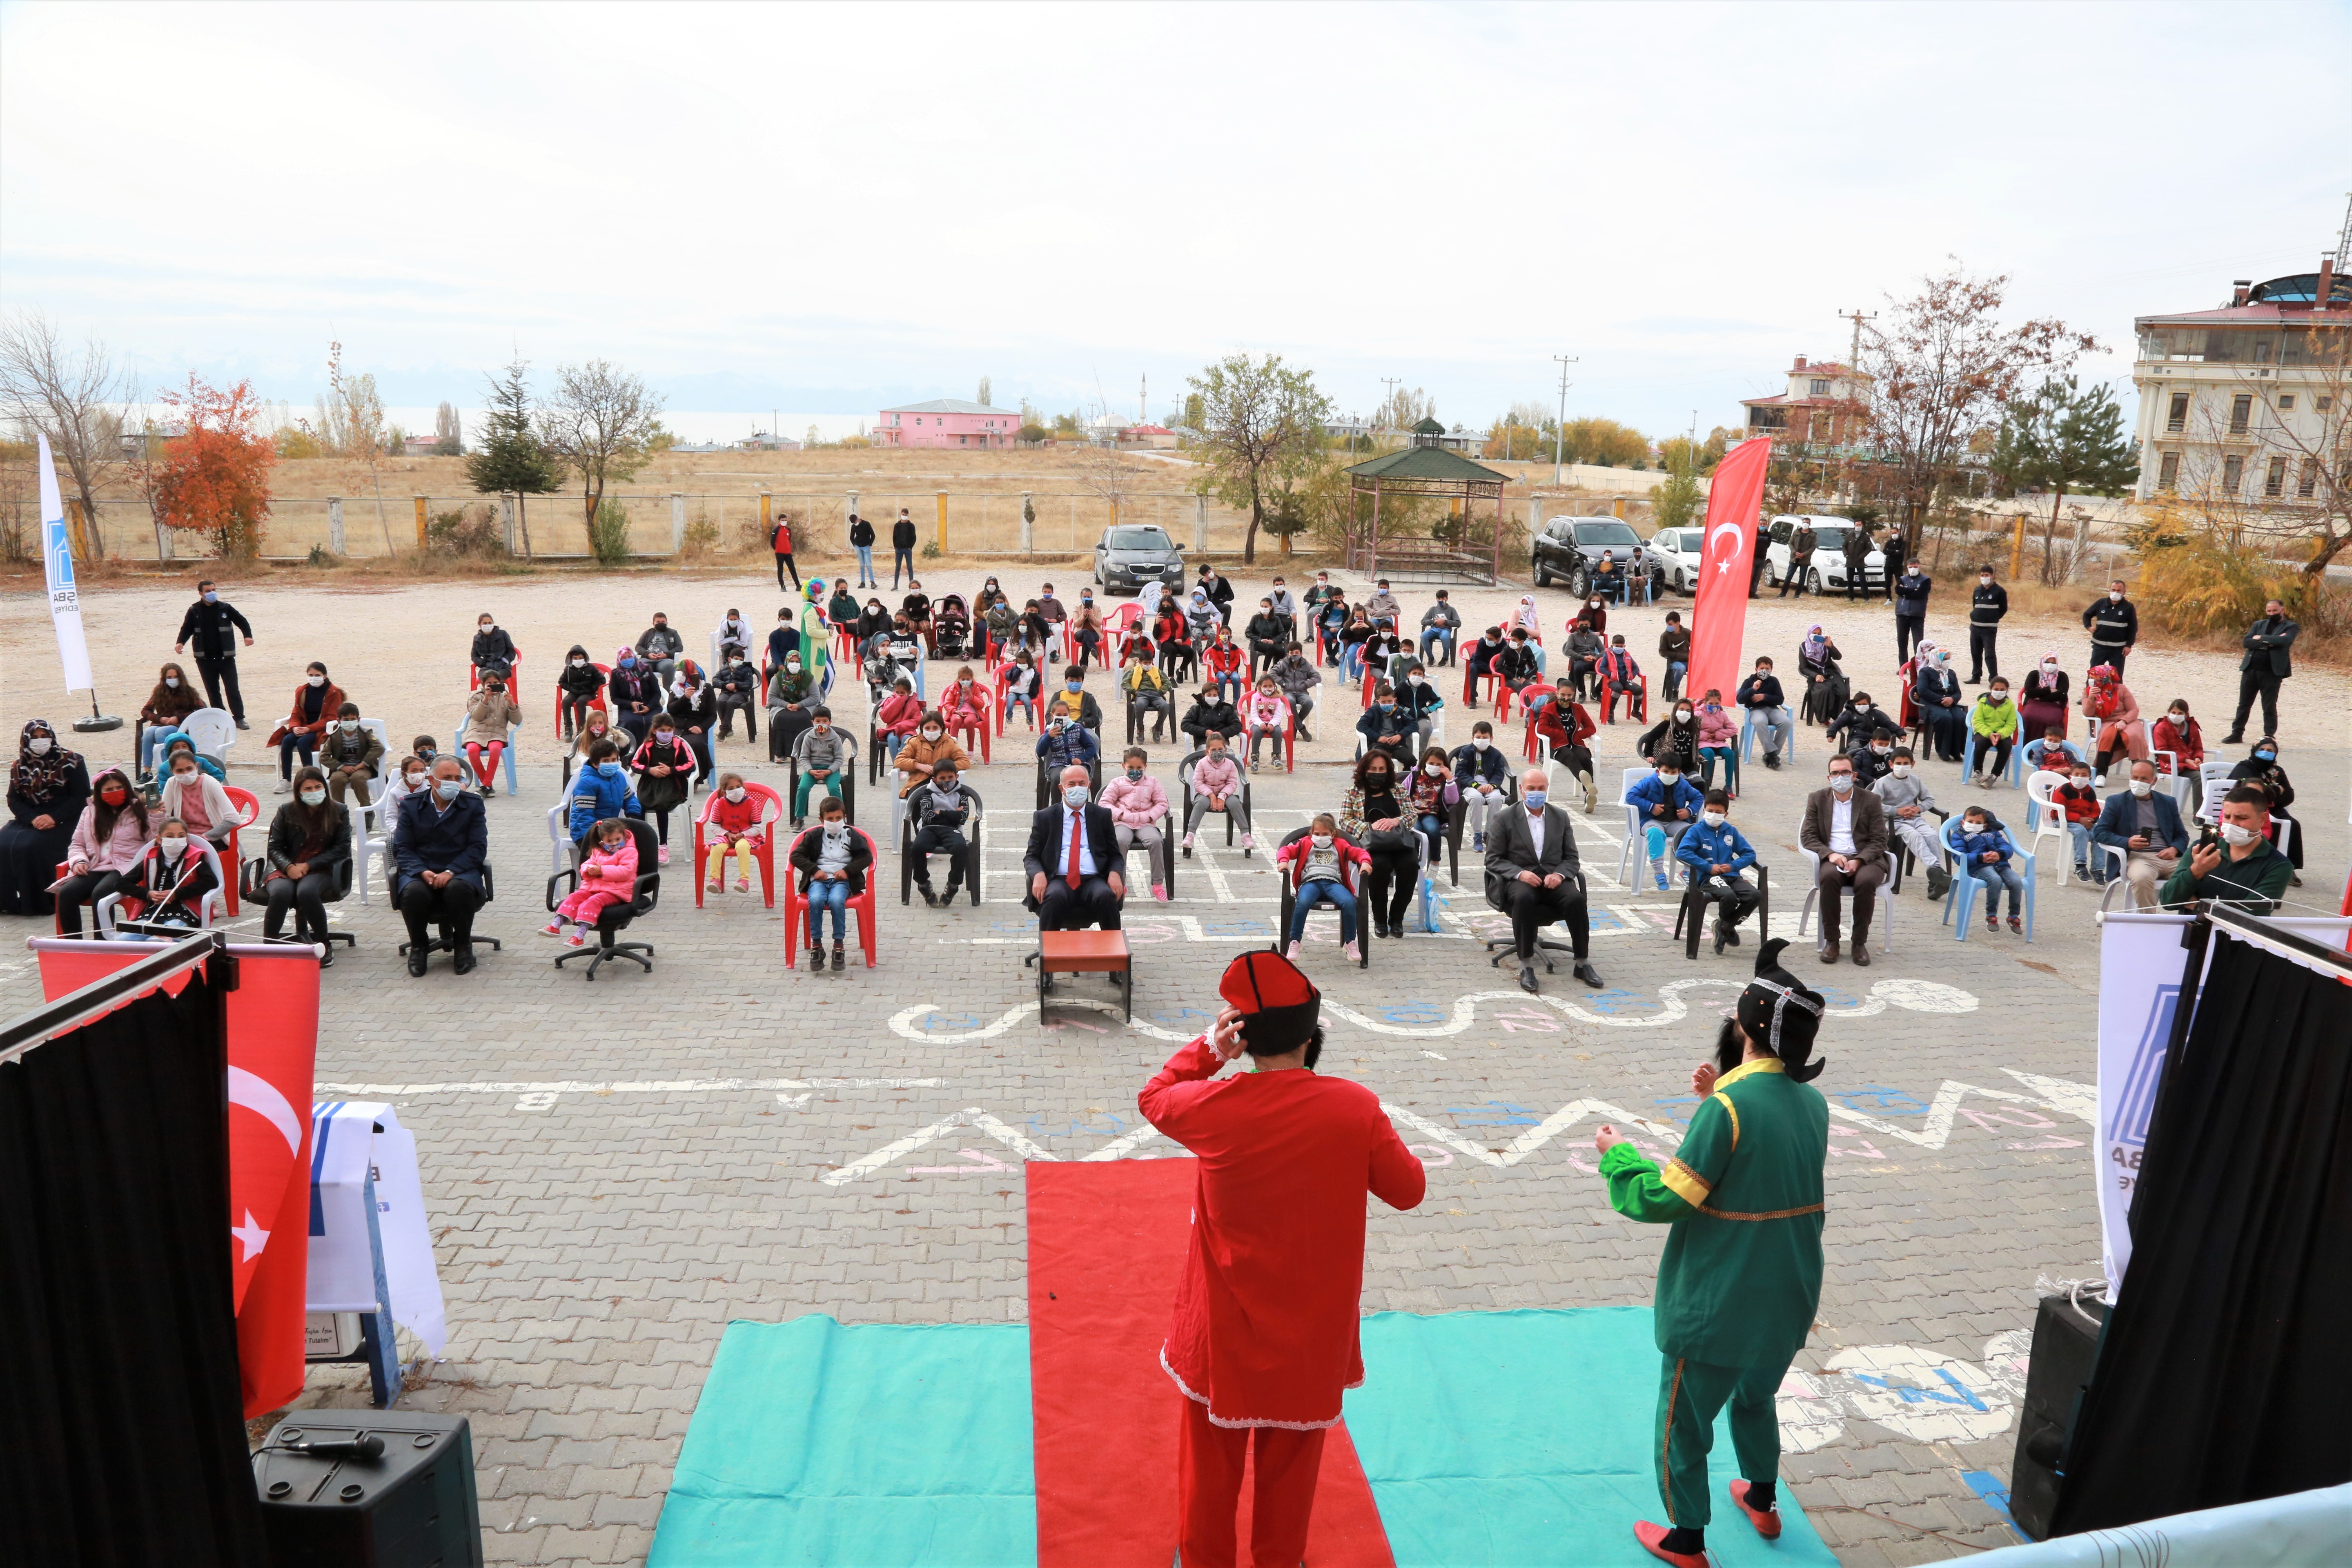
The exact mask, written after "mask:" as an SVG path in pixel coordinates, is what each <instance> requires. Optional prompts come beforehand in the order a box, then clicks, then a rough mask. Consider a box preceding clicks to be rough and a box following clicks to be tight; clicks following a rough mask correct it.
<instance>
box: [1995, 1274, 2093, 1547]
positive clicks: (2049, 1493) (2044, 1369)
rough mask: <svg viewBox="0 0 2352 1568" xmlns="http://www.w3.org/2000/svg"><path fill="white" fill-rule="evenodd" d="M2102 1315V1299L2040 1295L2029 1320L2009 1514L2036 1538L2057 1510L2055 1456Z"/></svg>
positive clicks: (2085, 1378) (2059, 1454)
mask: <svg viewBox="0 0 2352 1568" xmlns="http://www.w3.org/2000/svg"><path fill="white" fill-rule="evenodd" d="M2106 1321H2107V1305H2106V1303H2105V1302H2104V1301H2100V1300H2092V1299H2087V1298H2086V1299H2084V1300H2070V1299H2069V1298H2067V1297H2064V1296H2044V1297H2043V1298H2042V1310H2040V1312H2038V1313H2037V1314H2036V1315H2035V1317H2034V1320H2033V1352H2032V1360H2031V1361H2030V1362H2029V1363H2027V1365H2026V1369H2025V1406H2024V1408H2023V1409H2022V1410H2021V1411H2020V1412H2019V1413H2018V1417H2017V1454H2016V1457H2015V1458H2012V1459H2011V1461H2010V1470H2009V1514H2010V1517H2011V1519H2014V1520H2015V1521H2017V1526H2018V1528H2019V1529H2020V1530H2022V1531H2025V1533H2026V1534H2028V1535H2030V1536H2032V1538H2033V1539H2034V1540H2036V1541H2045V1540H2047V1539H2049V1536H2050V1520H2051V1516H2052V1515H2053V1514H2054V1513H2056V1512H2057V1510H2058V1462H2059V1460H2060V1459H2062V1458H2064V1457H2065V1453H2066V1439H2067V1436H2068V1435H2069V1434H2070V1433H2071V1432H2072V1431H2073V1429H2074V1411H2075V1407H2076V1406H2077V1405H2079V1404H2080V1403H2081V1401H2082V1397H2083V1389H2084V1386H2085V1385H2086V1384H2089V1383H2090V1381H2091V1363H2093V1362H2094V1361H2095V1359H2096V1358H2097V1356H2098V1352H2099V1331H2100V1330H2102V1329H2103V1328H2105V1326H2106Z"/></svg>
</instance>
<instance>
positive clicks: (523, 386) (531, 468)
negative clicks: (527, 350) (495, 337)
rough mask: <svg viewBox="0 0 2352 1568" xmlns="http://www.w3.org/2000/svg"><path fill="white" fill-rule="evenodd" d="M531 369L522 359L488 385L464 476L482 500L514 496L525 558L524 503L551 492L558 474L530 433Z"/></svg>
mask: <svg viewBox="0 0 2352 1568" xmlns="http://www.w3.org/2000/svg"><path fill="white" fill-rule="evenodd" d="M529 369H530V366H529V365H528V364H526V363H524V362H523V361H521V360H517V361H515V362H514V363H512V364H510V365H509V366H507V368H506V374H504V375H493V376H489V377H488V378H486V379H488V382H489V384H490V396H489V406H488V410H487V411H486V412H485V413H484V415H483V416H482V433H481V444H480V448H479V450H478V451H476V452H475V454H474V455H473V456H472V457H470V458H467V459H466V477H467V479H469V480H470V481H471V482H472V484H473V487H474V489H477V490H478V491H480V492H481V493H482V494H484V495H504V494H506V493H508V492H509V491H511V492H512V493H513V494H514V497H515V505H516V508H517V510H518V514H519V516H520V521H521V524H522V552H523V553H524V554H525V555H526V556H528V555H529V554H530V512H529V511H528V510H525V509H527V508H528V506H529V504H530V503H529V500H527V498H529V497H530V496H543V495H549V494H551V493H553V491H554V490H555V489H556V488H557V487H558V486H559V485H561V484H562V479H563V471H562V467H561V466H560V465H559V464H558V463H557V462H556V459H555V458H554V456H553V455H552V454H551V453H550V452H549V451H548V449H547V448H546V447H545V446H544V445H542V444H541V441H540V438H539V436H538V434H537V433H536V432H535V431H534V430H533V429H532V428H531V417H530V385H529V384H528V383H527V382H525V381H524V379H523V374H524V372H526V371H527V370H529Z"/></svg>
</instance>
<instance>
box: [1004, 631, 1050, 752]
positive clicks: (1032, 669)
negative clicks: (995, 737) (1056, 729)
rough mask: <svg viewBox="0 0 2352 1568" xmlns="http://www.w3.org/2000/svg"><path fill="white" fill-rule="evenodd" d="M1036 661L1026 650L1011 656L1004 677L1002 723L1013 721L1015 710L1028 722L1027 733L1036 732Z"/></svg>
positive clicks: (1037, 683)
mask: <svg viewBox="0 0 2352 1568" xmlns="http://www.w3.org/2000/svg"><path fill="white" fill-rule="evenodd" d="M1040 684H1041V683H1040V681H1039V679H1038V677H1037V665H1036V661H1035V660H1034V658H1032V657H1031V656H1030V654H1029V652H1028V651H1027V650H1026V649H1024V650H1023V651H1021V652H1020V653H1017V654H1015V655H1013V663H1012V664H1011V665H1010V666H1009V667H1008V668H1007V670H1006V673H1005V676H1004V721H1005V722H1006V723H1008V724H1009V723H1011V722H1012V721H1013V710H1015V709H1018V710H1020V711H1021V713H1022V715H1023V716H1024V717H1025V718H1026V719H1027V720H1028V721H1029V732H1030V733H1031V734H1033V735H1034V734H1035V733H1036V732H1037V691H1038V688H1039V685H1040Z"/></svg>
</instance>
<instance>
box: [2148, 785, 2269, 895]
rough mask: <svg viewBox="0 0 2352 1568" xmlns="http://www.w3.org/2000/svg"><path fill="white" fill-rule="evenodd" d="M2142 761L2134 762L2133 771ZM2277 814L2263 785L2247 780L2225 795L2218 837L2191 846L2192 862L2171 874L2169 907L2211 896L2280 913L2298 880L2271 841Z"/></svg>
mask: <svg viewBox="0 0 2352 1568" xmlns="http://www.w3.org/2000/svg"><path fill="white" fill-rule="evenodd" d="M2142 765H2143V764H2141V763H2133V764H2132V771H2133V773H2137V772H2138V771H2139V769H2140V767H2141V766H2142ZM2157 798H2158V799H2159V800H2161V799H2163V798H2164V797H2163V796H2161V795H2159V796H2158V797H2157ZM2273 815H2274V814H2273V812H2272V811H2271V809H2270V797H2269V796H2268V795H2266V794H2264V793H2263V789H2262V787H2261V786H2260V785H2259V784H2240V785H2239V786H2238V787H2237V788H2235V789H2233V790H2231V792H2230V793H2229V794H2228V795H2224V796H2223V797H2222V799H2221V829H2220V832H2219V834H2218V835H2217V836H2216V838H2215V839H2214V840H2209V841H2207V842H2204V843H2200V844H2199V845H2198V846H2197V847H2195V848H2193V849H2191V850H2190V851H2189V858H2188V862H2187V863H2186V864H2185V865H2183V866H2181V867H2180V868H2179V869H2177V870H2175V871H2174V872H2173V873H2172V875H2171V876H2170V877H2168V878H2167V879H2166V880H2165V884H2164V903H2165V905H2166V907H2168V908H2170V909H2179V908H2180V907H2181V906H2183V905H2185V904H2189V903H2193V902H2195V901H2196V900H2200V899H2208V900H2212V901H2213V902H2215V903H2222V904H2229V905H2231V906H2232V907H2234V908H2237V909H2242V910H2246V911H2247V912H2248V913H2250V914H2257V915H2267V914H2273V913H2275V912H2276V911H2277V910H2278V907H2279V904H2280V902H2281V901H2282V900H2284V899H2285V897H2286V890H2287V888H2288V886H2289V885H2290V884H2291V883H2292V882H2293V881H2294V864H2293V863H2292V862H2291V861H2289V859H2288V858H2287V857H2285V856H2284V855H2282V854H2280V853H2279V851H2278V847H2277V846H2276V845H2274V844H2273V843H2272V842H2271V831H2272V830H2271V823H2270V819H2271V817H2272V816H2273Z"/></svg>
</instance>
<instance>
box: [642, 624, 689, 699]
mask: <svg viewBox="0 0 2352 1568" xmlns="http://www.w3.org/2000/svg"><path fill="white" fill-rule="evenodd" d="M635 651H636V655H637V657H638V658H641V659H643V660H645V661H646V664H647V665H649V666H651V667H652V669H653V672H654V674H655V675H656V676H658V677H659V678H660V679H662V680H663V681H665V682H667V680H668V679H669V678H670V676H671V675H672V674H674V673H675V672H676V671H677V661H678V658H679V657H680V656H682V655H683V654H684V653H685V652H686V639H685V638H684V637H680V636H678V634H677V628H675V627H673V626H671V625H670V624H669V617H668V616H665V615H663V614H662V613H661V612H660V611H659V610H656V611H655V612H654V624H653V625H652V626H647V627H646V629H645V630H644V631H643V632H641V633H639V634H638V636H637V646H636V649H635Z"/></svg>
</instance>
